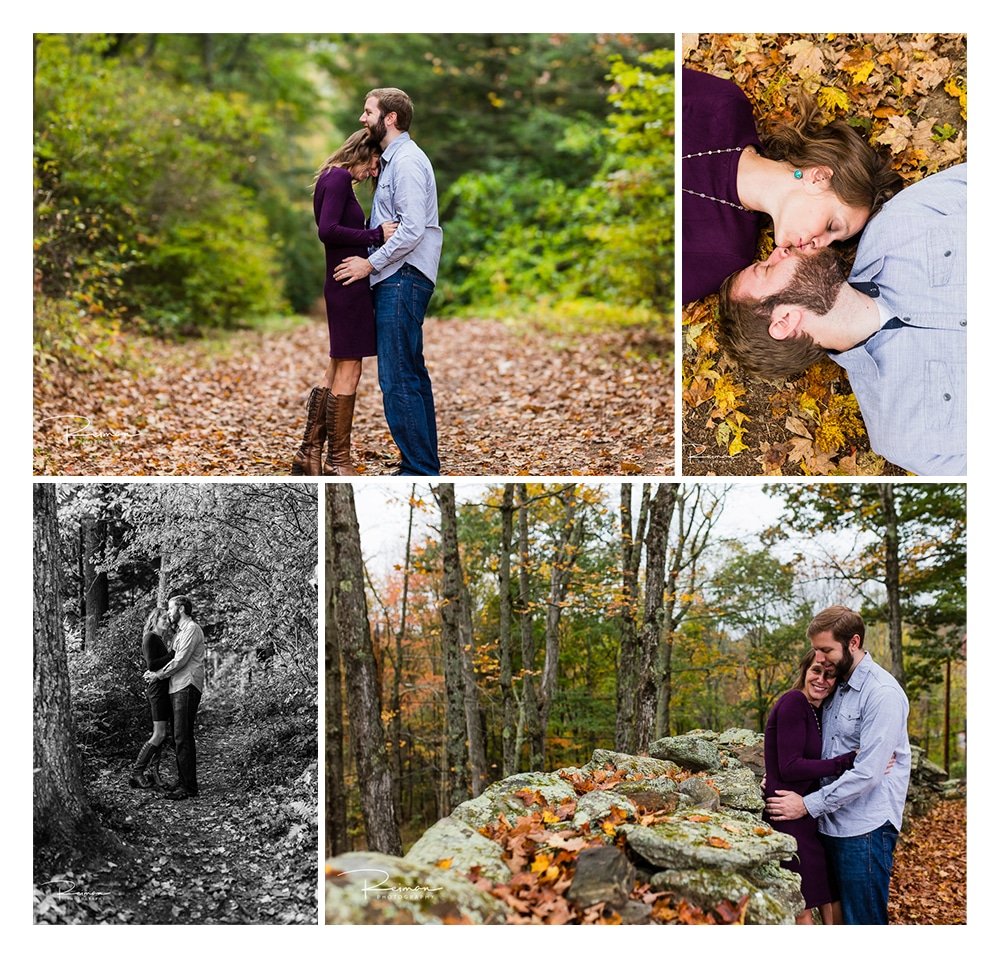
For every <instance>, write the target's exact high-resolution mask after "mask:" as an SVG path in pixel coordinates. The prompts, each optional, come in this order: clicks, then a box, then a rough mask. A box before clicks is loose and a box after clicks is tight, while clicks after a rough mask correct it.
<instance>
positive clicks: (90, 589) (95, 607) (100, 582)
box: [83, 516, 108, 649]
mask: <svg viewBox="0 0 1000 958" xmlns="http://www.w3.org/2000/svg"><path fill="white" fill-rule="evenodd" d="M104 538H105V523H104V522H103V521H102V520H101V519H100V518H98V517H97V516H84V518H83V543H84V559H83V578H84V598H85V605H86V621H85V627H84V628H85V631H84V648H88V649H93V648H94V647H95V642H96V639H97V629H98V627H99V626H100V624H101V621H102V620H103V618H104V616H105V615H106V614H107V611H108V574H107V573H106V572H100V571H98V570H97V568H96V565H97V562H98V557H99V556H100V554H101V553H102V552H103V550H104Z"/></svg>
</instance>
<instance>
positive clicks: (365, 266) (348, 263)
mask: <svg viewBox="0 0 1000 958" xmlns="http://www.w3.org/2000/svg"><path fill="white" fill-rule="evenodd" d="M371 272H372V264H371V263H369V262H368V260H366V259H364V258H363V257H361V256H348V257H347V259H345V260H344V261H343V262H342V263H341V264H340V265H339V266H338V267H337V268H336V269H335V270H334V271H333V278H334V279H335V280H336V281H337V282H338V283H343V284H344V285H345V286H350V285H351V283H353V282H356V281H357V280H359V279H365V277H367V276H369V275H370V274H371Z"/></svg>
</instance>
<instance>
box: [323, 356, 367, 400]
mask: <svg viewBox="0 0 1000 958" xmlns="http://www.w3.org/2000/svg"><path fill="white" fill-rule="evenodd" d="M327 376H328V377H329V383H330V392H331V393H332V394H333V395H334V396H353V395H354V394H355V393H356V392H357V391H358V383H360V382H361V360H360V359H331V360H330V366H329V368H328V369H327Z"/></svg>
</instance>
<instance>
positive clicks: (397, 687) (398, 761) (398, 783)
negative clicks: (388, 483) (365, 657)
mask: <svg viewBox="0 0 1000 958" xmlns="http://www.w3.org/2000/svg"><path fill="white" fill-rule="evenodd" d="M416 494H417V487H416V484H413V485H411V486H410V510H409V518H408V520H407V523H406V554H405V558H404V559H403V595H402V598H401V600H400V613H399V628H398V629H396V662H395V665H394V666H393V670H392V720H391V724H390V730H391V736H392V764H393V770H394V773H395V774H394V775H393V777H392V792H393V798H394V800H395V803H396V811H397V813H399V814H402V809H403V791H402V788H403V747H402V746H403V726H402V722H403V701H402V698H403V636H404V635H405V634H406V605H407V602H408V601H409V595H410V544H411V542H412V540H413V503H414V499H415V497H416Z"/></svg>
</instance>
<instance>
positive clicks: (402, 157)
mask: <svg viewBox="0 0 1000 958" xmlns="http://www.w3.org/2000/svg"><path fill="white" fill-rule="evenodd" d="M389 222H398V223H399V228H398V229H397V230H396V232H395V233H393V234H392V236H390V237H389V240H388V242H386V243H384V244H383V245H382V246H380V247H378V249H376V250H375V251H374V252H372V253H371V254H370V255H369V257H368V262H369V263H371V264H372V269H373V272H372V274H371V277H370V278H369V282H370V283H371V285H372V286H374V285H376V283H380V282H382V280H384V279H386V278H387V277H389V276H392V274H393V273H395V272H397V271H398V270H399V269H401V268H402V266H403V264H404V263H409V264H410V265H411V266H413V267H415V268H416V269H419V270H420V272H421V273H423V274H424V276H426V277H427V278H428V279H429V280H430V281H431V282H432V283H433V282H436V281H437V271H438V262H439V261H440V259H441V227H440V225H439V224H438V207H437V184H436V183H435V182H434V169H433V168H432V167H431V161H430V160H429V159H427V154H425V153H424V151H423V150H422V149H420V147H419V146H417V144H416V143H414V142H413V140H411V139H410V134H409V133H400V135H399V136H397V137H396V139H395V140H393V141H392V142H391V143H390V144H389V146H388V147H387V149H386V151H385V152H384V153H383V154H382V172H381V173H380V174H379V178H378V186H377V187H376V188H375V197H374V199H373V200H372V214H371V223H372V226H381V225H382V224H383V223H389Z"/></svg>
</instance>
